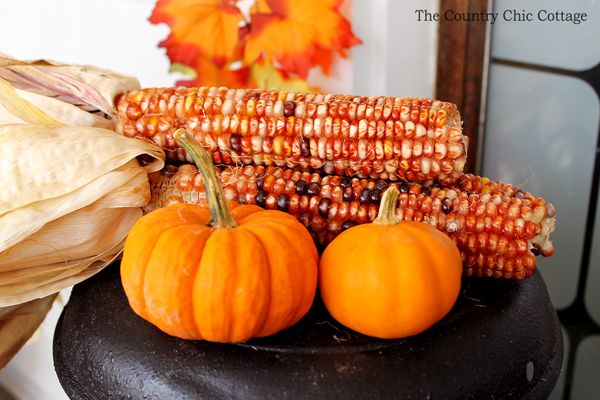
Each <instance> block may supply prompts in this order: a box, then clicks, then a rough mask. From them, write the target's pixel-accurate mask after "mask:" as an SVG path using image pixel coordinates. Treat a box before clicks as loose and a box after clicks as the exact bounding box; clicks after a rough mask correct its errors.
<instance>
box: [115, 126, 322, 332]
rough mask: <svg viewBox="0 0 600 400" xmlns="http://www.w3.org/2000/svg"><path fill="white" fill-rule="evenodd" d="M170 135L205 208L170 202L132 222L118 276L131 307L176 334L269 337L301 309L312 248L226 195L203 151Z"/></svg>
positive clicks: (181, 135) (274, 215) (269, 214)
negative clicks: (194, 174)
mask: <svg viewBox="0 0 600 400" xmlns="http://www.w3.org/2000/svg"><path fill="white" fill-rule="evenodd" d="M176 139H177V140H178V141H179V142H180V143H181V144H182V146H183V147H184V148H186V150H187V151H188V152H189V153H190V154H191V155H192V157H193V158H194V160H195V161H196V164H197V165H198V169H199V170H200V171H201V173H202V175H203V178H204V182H205V187H206V193H207V199H208V202H209V208H206V207H202V206H199V205H190V204H175V205H173V206H170V207H166V208H163V209H158V210H155V211H153V212H151V213H149V214H147V215H145V216H144V217H142V218H141V219H140V220H139V221H138V222H137V223H136V224H135V225H134V227H133V228H132V230H131V232H130V234H129V236H128V238H127V240H126V243H125V250H124V254H123V259H122V261H121V279H122V283H123V287H124V289H125V293H126V294H127V297H128V300H129V303H130V305H131V307H132V308H133V310H134V311H135V312H136V313H137V314H138V315H140V316H141V317H142V318H144V319H146V320H147V321H149V322H151V323H152V324H154V325H156V326H157V327H158V328H159V329H161V330H163V331H164V332H166V333H168V334H170V335H173V336H177V337H180V338H183V339H193V340H196V339H204V340H208V341H214V342H244V341H246V340H248V339H250V338H253V337H262V336H269V335H273V334H275V333H277V332H279V331H281V330H283V329H285V328H288V327H290V326H292V325H293V324H295V323H296V322H298V321H299V320H300V319H301V318H302V317H303V316H304V315H305V314H306V313H307V312H308V310H309V308H310V307H311V305H312V302H313V300H314V296H315V293H316V287H317V273H318V268H317V267H318V260H319V256H318V252H317V249H316V246H315V244H314V242H313V240H312V238H311V236H310V234H309V233H308V231H307V230H306V228H305V227H304V226H303V225H302V224H301V223H299V222H298V221H297V220H296V218H294V217H293V216H291V215H289V214H286V213H284V212H281V211H266V210H264V209H262V208H260V207H258V206H251V205H245V206H244V205H242V206H238V205H237V204H236V203H233V202H231V203H229V204H230V206H231V210H230V209H229V206H228V204H227V202H226V200H225V196H224V194H223V189H222V187H221V185H220V182H219V180H218V177H217V175H216V171H215V169H214V167H213V166H212V162H211V159H210V156H209V155H208V154H207V153H206V151H204V149H202V148H201V146H200V145H199V144H198V143H197V142H196V141H195V140H194V139H193V138H190V137H189V135H187V136H186V134H185V131H183V130H180V131H178V132H177V133H176Z"/></svg>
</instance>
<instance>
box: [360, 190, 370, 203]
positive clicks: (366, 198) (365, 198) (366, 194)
mask: <svg viewBox="0 0 600 400" xmlns="http://www.w3.org/2000/svg"><path fill="white" fill-rule="evenodd" d="M358 201H359V202H360V204H364V205H366V206H368V205H369V204H371V191H370V190H369V189H367V188H365V189H363V191H362V192H360V196H358Z"/></svg>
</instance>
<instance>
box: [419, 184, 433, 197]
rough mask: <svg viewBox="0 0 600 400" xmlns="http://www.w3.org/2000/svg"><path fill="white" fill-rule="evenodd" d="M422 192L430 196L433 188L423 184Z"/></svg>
mask: <svg viewBox="0 0 600 400" xmlns="http://www.w3.org/2000/svg"><path fill="white" fill-rule="evenodd" d="M421 194H422V195H423V196H430V195H431V189H430V188H428V187H427V186H421Z"/></svg>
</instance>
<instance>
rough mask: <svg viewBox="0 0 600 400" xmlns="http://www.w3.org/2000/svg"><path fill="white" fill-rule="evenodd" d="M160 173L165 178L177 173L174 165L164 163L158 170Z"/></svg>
mask: <svg viewBox="0 0 600 400" xmlns="http://www.w3.org/2000/svg"><path fill="white" fill-rule="evenodd" d="M160 174H161V175H162V176H164V177H165V178H170V177H172V176H175V175H176V174H177V167H176V166H174V165H170V164H169V165H165V167H164V168H163V169H161V170H160Z"/></svg>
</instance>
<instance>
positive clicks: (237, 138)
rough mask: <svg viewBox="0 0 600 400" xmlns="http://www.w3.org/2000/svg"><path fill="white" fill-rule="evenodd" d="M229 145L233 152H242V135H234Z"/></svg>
mask: <svg viewBox="0 0 600 400" xmlns="http://www.w3.org/2000/svg"><path fill="white" fill-rule="evenodd" d="M229 145H230V146H231V149H232V150H233V151H238V152H239V151H242V135H238V134H235V133H234V134H232V135H231V139H229Z"/></svg>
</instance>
